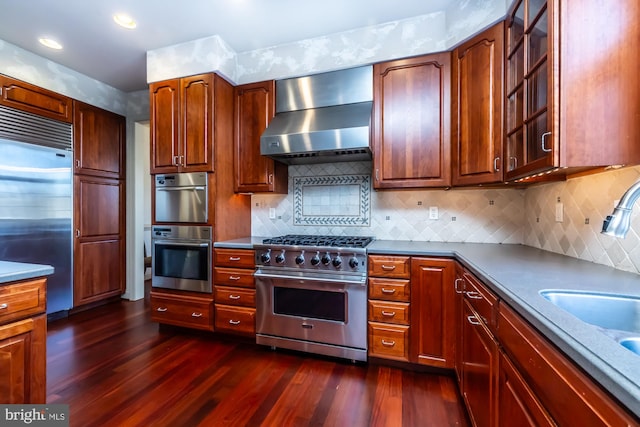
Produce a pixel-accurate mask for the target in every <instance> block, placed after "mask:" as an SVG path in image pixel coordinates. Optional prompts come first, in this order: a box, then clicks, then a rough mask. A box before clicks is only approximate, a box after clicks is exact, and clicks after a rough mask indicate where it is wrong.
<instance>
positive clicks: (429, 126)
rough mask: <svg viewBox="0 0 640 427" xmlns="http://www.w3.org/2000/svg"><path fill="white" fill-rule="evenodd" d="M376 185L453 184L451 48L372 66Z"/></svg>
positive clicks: (413, 186)
mask: <svg viewBox="0 0 640 427" xmlns="http://www.w3.org/2000/svg"><path fill="white" fill-rule="evenodd" d="M373 88H374V95H373V97H374V100H373V122H372V139H373V164H374V182H373V186H374V188H376V189H387V188H419V187H448V186H450V184H451V163H450V157H451V156H450V127H451V120H450V111H451V100H450V92H451V53H450V52H445V53H437V54H432V55H425V56H420V57H414V58H408V59H402V60H397V61H390V62H384V63H379V64H375V65H374V66H373Z"/></svg>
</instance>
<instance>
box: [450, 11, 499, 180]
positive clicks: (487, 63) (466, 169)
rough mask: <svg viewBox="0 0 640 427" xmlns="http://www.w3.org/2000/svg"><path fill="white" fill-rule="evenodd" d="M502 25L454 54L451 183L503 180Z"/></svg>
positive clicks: (474, 39)
mask: <svg viewBox="0 0 640 427" xmlns="http://www.w3.org/2000/svg"><path fill="white" fill-rule="evenodd" d="M503 39H504V26H503V24H502V23H500V24H498V25H495V26H494V27H492V28H490V29H488V30H486V31H484V32H482V33H480V34H478V35H477V36H475V37H473V38H472V39H471V40H469V41H468V42H466V43H464V44H462V45H461V46H460V47H458V48H457V49H456V50H454V52H453V75H454V78H453V80H454V83H453V88H452V89H453V90H452V93H453V95H452V103H453V108H452V111H453V114H454V117H453V122H452V123H453V132H452V135H453V143H452V153H453V155H452V157H453V158H452V181H453V185H472V184H488V183H494V182H500V181H502V172H501V171H502V164H501V163H502V158H501V156H502V103H503V96H502V74H503V72H502V69H503V61H504V59H503V58H504V51H503V50H504V47H503Z"/></svg>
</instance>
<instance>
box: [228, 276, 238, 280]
mask: <svg viewBox="0 0 640 427" xmlns="http://www.w3.org/2000/svg"><path fill="white" fill-rule="evenodd" d="M229 280H240V276H229Z"/></svg>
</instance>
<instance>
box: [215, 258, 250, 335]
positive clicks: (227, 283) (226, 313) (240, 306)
mask: <svg viewBox="0 0 640 427" xmlns="http://www.w3.org/2000/svg"><path fill="white" fill-rule="evenodd" d="M214 265H215V273H214V278H213V283H214V286H213V287H214V293H215V297H214V299H215V330H216V331H218V332H226V333H233V334H241V335H249V336H255V333H256V321H255V317H256V290H255V282H254V278H253V273H254V271H255V253H254V251H253V250H247V249H223V248H215V250H214Z"/></svg>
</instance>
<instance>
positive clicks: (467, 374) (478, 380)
mask: <svg viewBox="0 0 640 427" xmlns="http://www.w3.org/2000/svg"><path fill="white" fill-rule="evenodd" d="M462 313H463V319H462V321H463V326H462V334H463V337H462V389H461V391H462V397H463V399H464V401H465V403H466V405H467V410H468V412H469V417H470V418H471V422H472V424H473V425H475V426H477V427H489V426H493V425H495V424H494V423H495V404H496V399H497V394H496V379H497V368H498V361H497V358H498V345H497V343H496V341H495V340H494V339H493V337H492V335H491V334H490V333H489V331H488V330H487V329H486V328H485V327H484V325H483V324H482V323H481V322H480V320H479V318H480V316H478V315H476V313H475V312H474V311H473V310H472V308H471V306H470V305H469V303H468V302H467V301H464V303H463V310H462ZM514 425H515V424H514Z"/></svg>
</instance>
